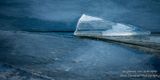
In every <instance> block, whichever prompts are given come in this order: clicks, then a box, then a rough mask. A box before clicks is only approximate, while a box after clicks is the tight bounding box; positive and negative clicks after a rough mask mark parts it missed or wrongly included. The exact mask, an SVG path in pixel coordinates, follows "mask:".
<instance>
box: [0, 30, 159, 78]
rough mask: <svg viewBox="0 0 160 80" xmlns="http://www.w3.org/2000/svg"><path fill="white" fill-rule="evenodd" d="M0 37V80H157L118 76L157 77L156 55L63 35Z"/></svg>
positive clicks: (12, 34)
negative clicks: (137, 73)
mask: <svg viewBox="0 0 160 80" xmlns="http://www.w3.org/2000/svg"><path fill="white" fill-rule="evenodd" d="M0 37H1V38H0V62H1V65H2V66H0V79H4V80H5V79H6V76H8V75H7V74H3V73H6V72H7V73H8V74H11V75H10V76H9V77H7V79H12V80H18V79H19V80H25V79H27V80H29V79H37V80H159V79H158V77H155V78H154V77H152V78H148V77H136V78H131V77H123V76H121V75H122V74H123V72H124V71H146V70H148V71H157V73H156V74H158V73H159V71H160V69H159V67H160V57H159V55H157V54H156V55H155V53H147V52H143V51H139V50H136V49H133V48H129V47H127V46H122V45H118V44H114V43H109V42H104V41H100V40H92V39H84V38H83V39H82V38H79V37H75V36H73V33H65V32H62V33H61V32H58V33H55V32H52V33H33V32H10V31H0ZM4 63H5V65H4ZM6 64H7V65H9V66H10V67H8V66H6ZM14 72H17V73H19V74H16V75H12V74H14ZM15 76H16V77H15ZM17 76H18V77H17ZM35 76H36V77H35ZM22 77H24V78H22ZM7 79H6V80H7Z"/></svg>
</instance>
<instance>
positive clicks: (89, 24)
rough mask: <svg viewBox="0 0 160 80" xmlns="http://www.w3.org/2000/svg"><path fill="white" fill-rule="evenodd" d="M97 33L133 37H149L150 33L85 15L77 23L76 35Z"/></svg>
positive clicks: (131, 26)
mask: <svg viewBox="0 0 160 80" xmlns="http://www.w3.org/2000/svg"><path fill="white" fill-rule="evenodd" d="M92 33H97V34H99V35H101V36H133V35H149V34H150V32H149V31H145V30H143V29H141V28H139V27H136V26H133V25H129V24H122V23H115V22H111V21H107V20H104V19H101V18H98V17H92V16H88V15H85V14H83V15H82V16H81V18H80V19H79V21H78V23H77V29H76V31H75V33H74V34H75V35H81V34H83V35H90V34H92Z"/></svg>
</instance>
